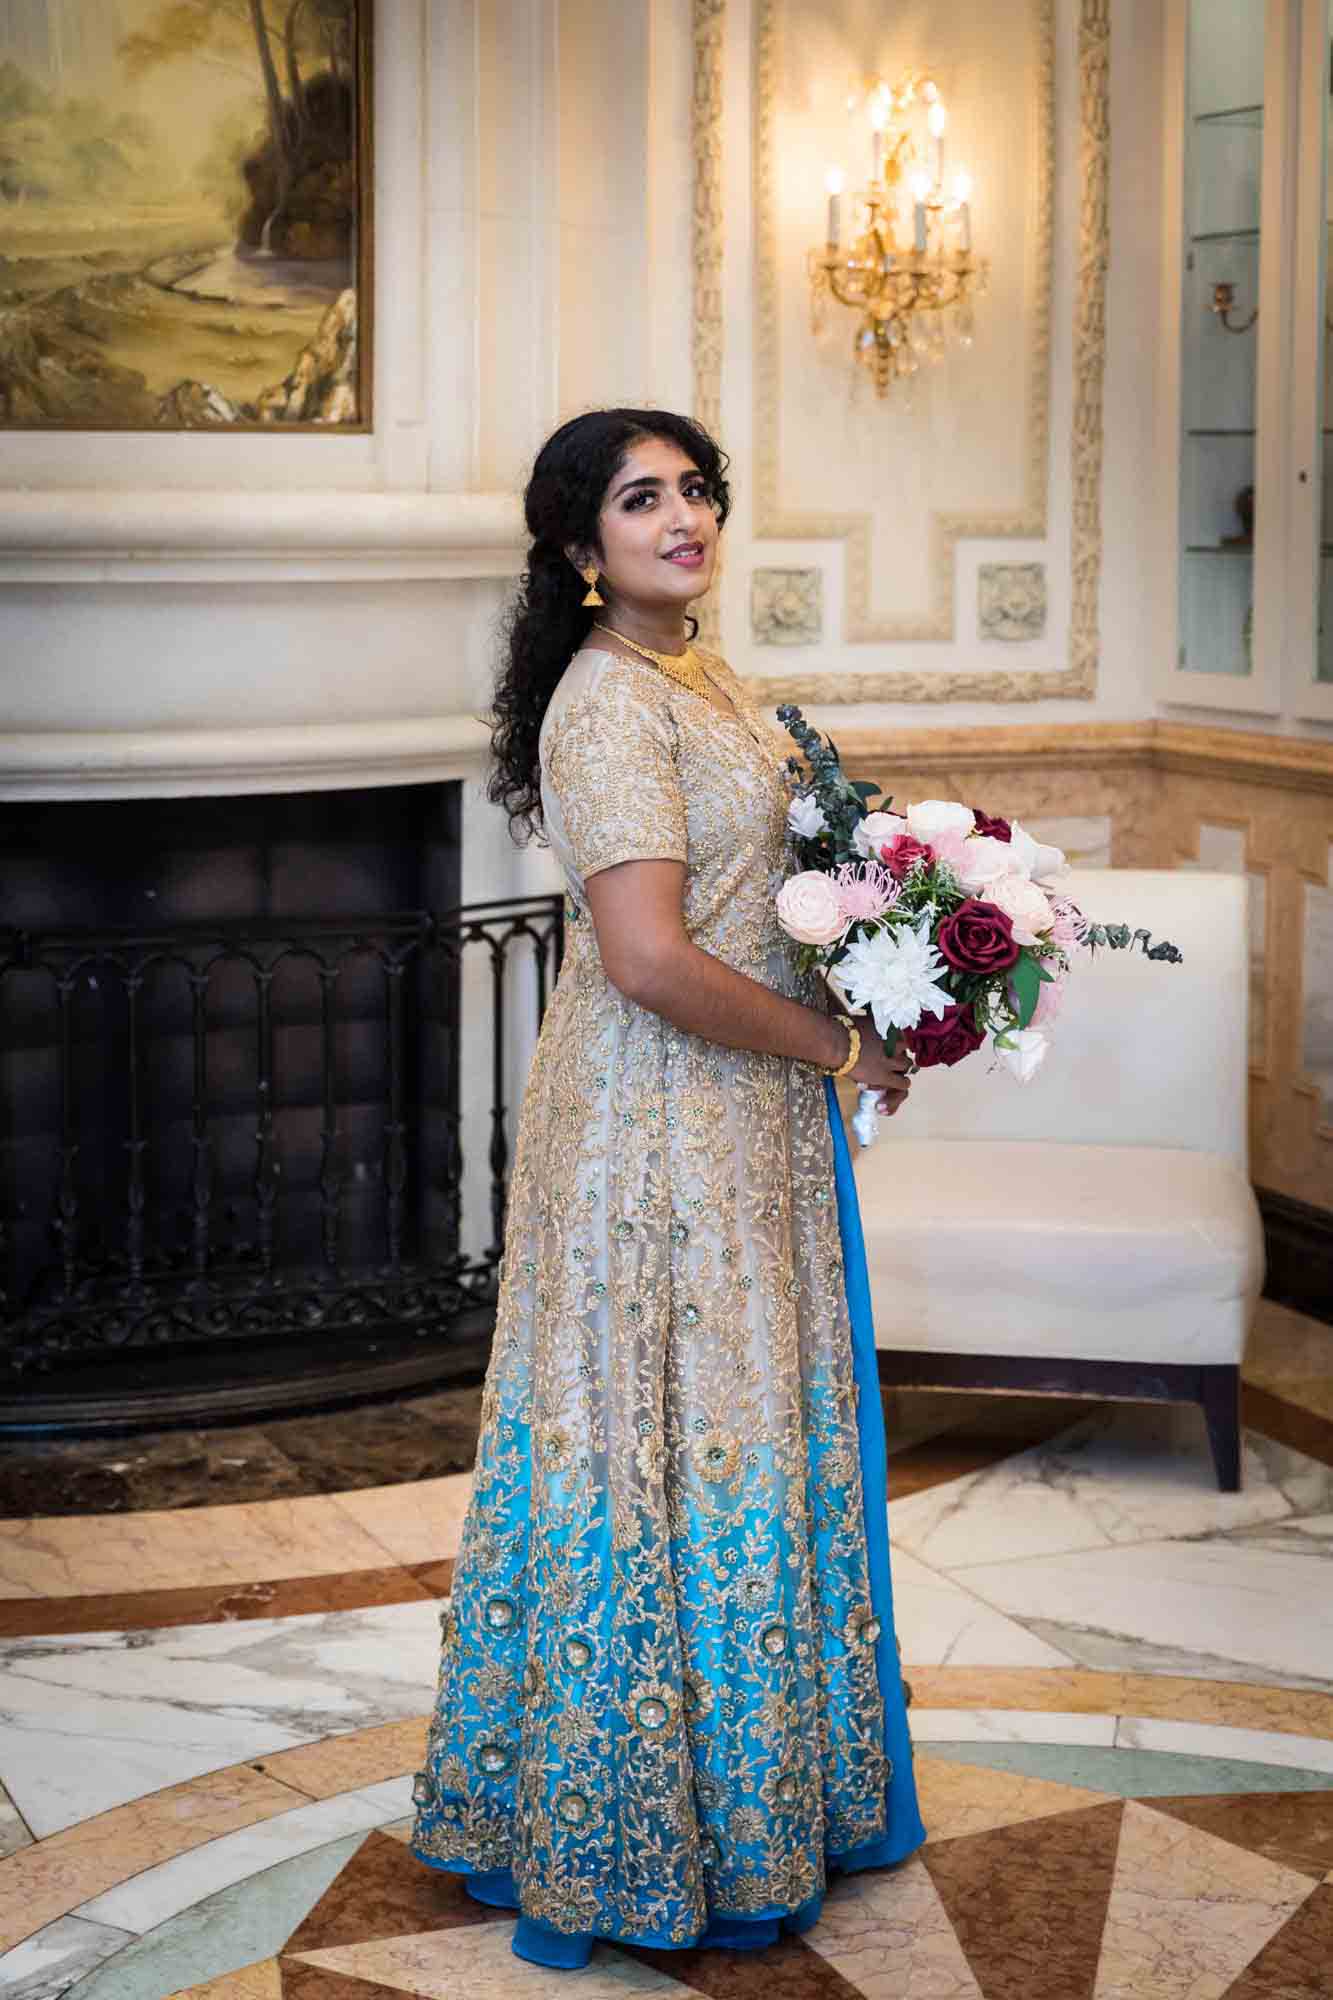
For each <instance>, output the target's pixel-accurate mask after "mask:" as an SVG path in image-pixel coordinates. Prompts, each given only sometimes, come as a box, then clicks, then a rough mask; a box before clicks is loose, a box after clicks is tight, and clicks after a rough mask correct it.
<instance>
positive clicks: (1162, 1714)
mask: <svg viewBox="0 0 1333 2000" xmlns="http://www.w3.org/2000/svg"><path fill="white" fill-rule="evenodd" d="M911 1679H912V1697H913V1705H914V1709H916V1710H927V1709H953V1708H959V1709H1024V1708H1027V1709H1033V1708H1035V1709H1051V1710H1057V1711H1061V1712H1063V1713H1065V1714H1079V1713H1084V1714H1092V1715H1148V1716H1153V1717H1155V1718H1157V1719H1158V1720H1161V1721H1164V1722H1165V1721H1179V1722H1209V1723H1215V1724H1218V1725H1220V1726H1223V1727H1226V1728H1231V1729H1278V1730H1282V1731H1283V1732H1284V1733H1289V1734H1290V1735H1293V1736H1320V1737H1327V1738H1330V1739H1333V1694H1320V1693H1317V1692H1314V1691H1313V1690H1308V1691H1307V1690H1303V1689H1297V1688H1270V1687H1254V1686H1250V1685H1248V1684H1247V1683H1244V1682H1240V1681H1210V1680H1195V1679H1189V1678H1186V1677H1185V1676H1183V1675H1178V1674H1143V1673H1125V1672H1109V1673H1097V1672H1095V1671H1093V1670H1092V1669H1088V1668H1081V1667H1076V1668H1069V1669H1067V1670H1062V1669H1060V1668H1046V1667H997V1668H973V1667H913V1669H912V1675H911Z"/></svg>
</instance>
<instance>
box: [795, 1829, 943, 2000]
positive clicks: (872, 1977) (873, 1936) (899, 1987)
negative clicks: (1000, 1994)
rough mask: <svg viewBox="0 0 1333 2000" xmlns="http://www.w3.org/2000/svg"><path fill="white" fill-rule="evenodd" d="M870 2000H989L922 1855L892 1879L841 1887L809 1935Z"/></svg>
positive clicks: (871, 1878)
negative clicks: (914, 1999)
mask: <svg viewBox="0 0 1333 2000" xmlns="http://www.w3.org/2000/svg"><path fill="white" fill-rule="evenodd" d="M805 1943H806V1946H807V1949H809V1950H811V1951H816V1952H818V1954H819V1956H820V1957H821V1958H822V1959H825V1960H826V1961H827V1962H828V1964H829V1965H831V1966H832V1967H833V1968H834V1970H835V1971H836V1972H840V1973H841V1974H842V1976H843V1978H844V1979H845V1980H847V1981H848V1983H849V1984H850V1985H851V1986H852V1987H854V1988H855V1989H856V1991H857V1992H858V1993H864V1994H865V1995H866V1996H867V2000H902V1996H903V1995H905V1994H913V1995H915V1994H920V1995H923V1996H924V1995H929V1996H930V2000H982V1992H981V1988H980V1987H979V1986H978V1984H977V1982H976V1979H975V1978H974V1977H973V1974H972V1969H971V1967H970V1966H969V1965H968V1962H967V1959H966V1957H965V1955H964V1952H963V1947H962V1945H961V1944H959V1942H958V1936H957V1933H956V1932H955V1930H954V1927H953V1925H952V1924H951V1923H950V1922H949V1918H948V1915H947V1913H946V1911H945V1908H944V1905H943V1904H942V1903H941V1901H940V1899H939V1893H938V1891H937V1890H936V1888H935V1884H934V1883H933V1882H932V1881H931V1879H930V1876H929V1875H928V1874H927V1872H926V1870H925V1868H924V1866H923V1865H922V1863H921V1862H920V1860H918V1859H917V1858H916V1857H915V1856H914V1857H913V1858H912V1859H911V1860H910V1861H908V1862H906V1863H904V1865H903V1866H902V1867H901V1868H895V1869H894V1870H893V1872H892V1873H891V1874H879V1873H877V1872H876V1873H872V1874H868V1875H852V1876H849V1877H848V1878H847V1879H846V1880H845V1881H843V1882H839V1883H837V1884H836V1885H835V1886H834V1887H833V1888H832V1889H831V1890H830V1892H829V1894H828V1896H827V1897H826V1898H825V1901H824V1909H823V1913H822V1915H821V1917H820V1919H819V1922H818V1923H817V1924H816V1926H815V1928H814V1929H813V1930H812V1931H808V1932H807V1933H806V1937H805Z"/></svg>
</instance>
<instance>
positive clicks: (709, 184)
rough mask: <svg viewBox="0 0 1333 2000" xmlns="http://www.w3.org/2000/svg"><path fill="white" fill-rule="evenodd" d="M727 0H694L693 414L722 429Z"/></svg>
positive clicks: (710, 635) (712, 633) (703, 613)
mask: <svg viewBox="0 0 1333 2000" xmlns="http://www.w3.org/2000/svg"><path fill="white" fill-rule="evenodd" d="M725 23H726V0H694V102H693V108H692V111H691V121H690V122H691V138H692V141H693V149H694V232H693V235H694V241H693V250H694V301H693V302H694V327H693V335H692V341H693V354H692V360H693V367H694V414H695V416H696V417H697V418H698V419H699V422H700V423H701V424H702V425H703V426H704V428H705V430H708V431H710V432H711V433H712V435H713V436H714V437H716V436H717V435H718V433H719V432H720V430H721V428H722V32H723V28H724V26H725ZM698 616H699V637H700V638H701V639H702V640H703V642H704V644H705V645H706V646H713V647H716V646H717V645H718V644H719V610H718V585H717V583H716V582H715V583H714V585H713V589H712V591H711V593H710V595H709V596H708V597H707V598H706V599H705V600H704V602H703V603H702V604H701V605H700V606H699V611H698Z"/></svg>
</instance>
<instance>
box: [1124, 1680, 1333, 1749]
mask: <svg viewBox="0 0 1333 2000" xmlns="http://www.w3.org/2000/svg"><path fill="white" fill-rule="evenodd" d="M1124 1680H1125V1691H1124V1697H1123V1703H1122V1713H1124V1714H1126V1715H1150V1716H1153V1717H1154V1718H1155V1719H1156V1720H1158V1721H1161V1722H1170V1721H1176V1722H1211V1723H1216V1724H1218V1725H1219V1726H1221V1727H1224V1728H1227V1729H1276V1730H1281V1731H1282V1733H1283V1734H1284V1735H1291V1736H1319V1737H1325V1738H1329V1739H1333V1695H1327V1694H1317V1693H1315V1692H1313V1691H1312V1690H1311V1691H1307V1690H1304V1689H1300V1688H1269V1687H1249V1686H1247V1685H1245V1684H1244V1683H1243V1682H1240V1681H1196V1680H1183V1679H1179V1678H1176V1677H1174V1676H1172V1675H1167V1674H1126V1675H1125V1676H1124Z"/></svg>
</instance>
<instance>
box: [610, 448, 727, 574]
mask: <svg viewBox="0 0 1333 2000" xmlns="http://www.w3.org/2000/svg"><path fill="white" fill-rule="evenodd" d="M597 525H598V532H599V534H600V536H601V542H602V555H601V562H600V564H599V568H600V570H601V573H602V577H603V579H604V583H603V586H602V588H603V594H604V595H605V596H606V597H607V599H608V602H611V603H615V602H621V603H624V604H630V605H634V606H641V607H643V608H644V609H648V608H649V607H652V608H654V609H658V610H664V609H674V608H675V607H676V606H683V605H686V604H689V603H690V602H691V601H692V600H693V599H694V598H696V597H702V595H703V593H704V592H705V591H706V590H707V588H708V586H709V584H710V583H711V582H712V580H713V566H714V564H715V562H716V560H717V536H718V527H717V516H716V514H715V513H714V512H713V506H712V502H711V500H710V499H709V497H708V484H707V481H706V480H705V478H704V476H703V474H702V473H701V472H700V470H699V468H698V466H697V465H696V464H695V463H694V461H693V459H691V458H689V457H687V456H686V454H685V453H684V452H683V451H682V450H681V449H680V446H679V445H676V444H672V443H671V442H670V440H669V439H667V438H640V439H639V440H638V441H637V442H636V443H634V444H633V445H631V446H630V449H629V451H628V452H627V453H626V455H625V462H624V464H623V465H622V466H621V467H620V469H619V471H618V472H616V473H615V474H613V476H612V479H611V483H610V485H609V486H608V487H607V489H606V498H605V499H604V500H603V502H602V510H601V513H600V514H599V515H598V517H597ZM594 553H595V552H594ZM607 586H609V589H608V588H607Z"/></svg>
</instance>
